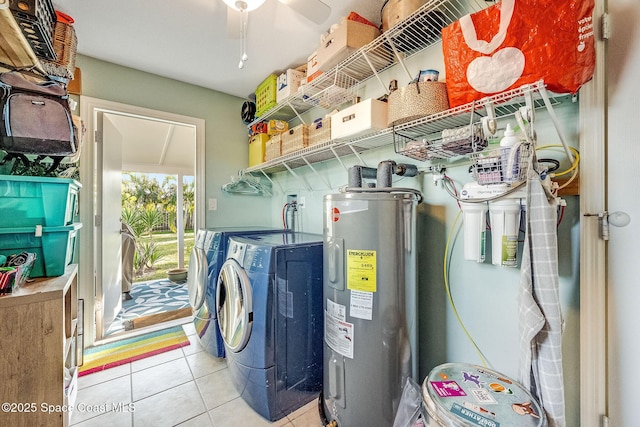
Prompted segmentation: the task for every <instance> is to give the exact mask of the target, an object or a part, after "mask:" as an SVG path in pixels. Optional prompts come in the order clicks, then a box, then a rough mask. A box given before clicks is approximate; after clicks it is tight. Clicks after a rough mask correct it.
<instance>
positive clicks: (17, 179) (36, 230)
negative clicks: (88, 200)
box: [0, 175, 82, 277]
mask: <svg viewBox="0 0 640 427" xmlns="http://www.w3.org/2000/svg"><path fill="white" fill-rule="evenodd" d="M81 187H82V185H81V184H80V183H79V182H78V181H76V180H74V179H68V178H51V177H41V176H19V175H0V217H2V226H1V228H0V255H5V256H7V257H8V256H10V255H13V254H17V253H22V252H29V253H34V254H35V255H36V260H35V262H34V264H33V267H32V269H31V274H30V277H54V276H61V275H62V274H64V270H65V267H66V266H67V265H68V264H70V263H71V262H72V260H73V252H74V248H75V243H76V238H77V235H78V230H79V229H80V228H82V223H80V222H74V220H75V218H76V216H77V210H78V193H79V191H80V188H81Z"/></svg>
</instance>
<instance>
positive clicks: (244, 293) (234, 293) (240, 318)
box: [216, 259, 253, 353]
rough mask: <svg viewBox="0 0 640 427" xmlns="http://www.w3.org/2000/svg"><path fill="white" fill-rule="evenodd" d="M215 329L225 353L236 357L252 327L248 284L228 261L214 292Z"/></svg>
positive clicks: (243, 275) (242, 273)
mask: <svg viewBox="0 0 640 427" xmlns="http://www.w3.org/2000/svg"><path fill="white" fill-rule="evenodd" d="M216 311H217V312H218V326H219V327H220V334H221V335H222V339H223V340H224V343H225V344H226V345H227V349H228V350H230V351H232V352H234V353H238V352H239V351H242V349H243V348H244V347H245V346H246V345H247V342H248V341H249V336H250V335H251V327H252V325H253V305H252V302H251V284H250V283H249V277H248V276H247V273H246V272H245V271H244V269H243V268H242V267H241V266H240V264H238V262H237V261H236V260H234V259H228V260H227V261H226V262H225V263H224V264H223V265H222V268H221V269H220V275H219V276H218V288H217V290H216Z"/></svg>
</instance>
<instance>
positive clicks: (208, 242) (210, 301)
mask: <svg viewBox="0 0 640 427" xmlns="http://www.w3.org/2000/svg"><path fill="white" fill-rule="evenodd" d="M283 232H285V233H286V232H288V230H283V229H281V228H267V227H257V226H247V227H219V228H208V229H200V230H198V231H197V232H196V235H195V238H194V240H195V241H194V245H193V250H192V251H191V256H190V258H189V273H188V275H187V289H188V291H189V302H190V304H191V308H192V310H193V323H194V326H195V329H196V332H197V337H198V339H199V341H200V344H202V346H203V347H204V349H205V350H206V351H207V352H209V353H210V354H212V355H214V356H216V357H224V344H223V342H222V337H221V336H220V330H219V328H218V323H217V318H216V310H215V298H216V284H217V280H218V274H219V273H220V267H222V264H223V263H224V261H225V259H226V254H227V244H228V241H229V238H230V237H231V236H248V235H252V234H261V233H278V234H282V233H283Z"/></svg>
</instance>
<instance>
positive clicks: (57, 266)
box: [0, 222, 82, 277]
mask: <svg viewBox="0 0 640 427" xmlns="http://www.w3.org/2000/svg"><path fill="white" fill-rule="evenodd" d="M81 228H82V223H81V222H76V223H74V224H71V225H65V226H61V227H39V226H38V227H14V228H0V255H5V256H9V255H11V254H16V253H20V252H33V253H35V254H36V261H35V263H34V264H33V268H32V269H31V274H30V275H29V277H54V276H62V275H63V274H64V270H65V267H66V266H67V265H69V264H71V261H73V251H74V248H75V243H76V237H77V235H78V230H80V229H81Z"/></svg>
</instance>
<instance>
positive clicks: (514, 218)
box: [489, 199, 520, 267]
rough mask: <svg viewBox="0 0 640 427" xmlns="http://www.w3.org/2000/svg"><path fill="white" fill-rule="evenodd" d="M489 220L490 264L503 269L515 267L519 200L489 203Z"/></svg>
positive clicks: (516, 261)
mask: <svg viewBox="0 0 640 427" xmlns="http://www.w3.org/2000/svg"><path fill="white" fill-rule="evenodd" d="M489 220H490V221H491V263H492V264H494V265H500V266H503V267H516V266H517V264H518V233H519V232H520V199H501V200H495V201H492V202H489Z"/></svg>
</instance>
